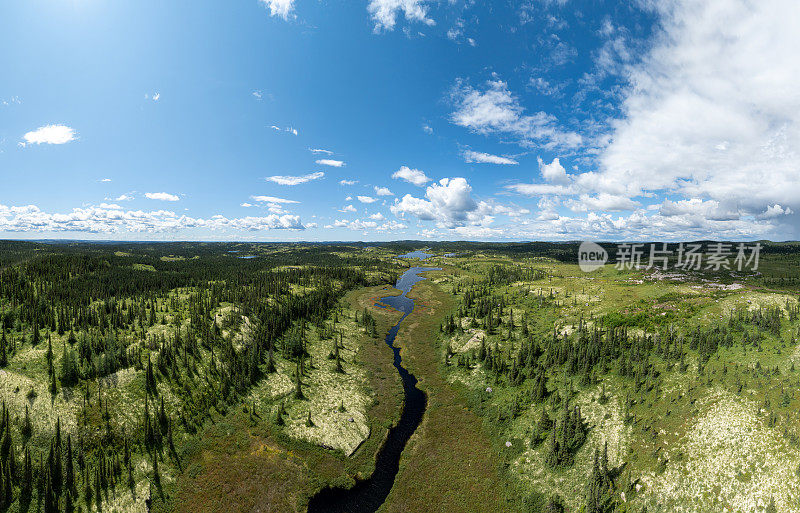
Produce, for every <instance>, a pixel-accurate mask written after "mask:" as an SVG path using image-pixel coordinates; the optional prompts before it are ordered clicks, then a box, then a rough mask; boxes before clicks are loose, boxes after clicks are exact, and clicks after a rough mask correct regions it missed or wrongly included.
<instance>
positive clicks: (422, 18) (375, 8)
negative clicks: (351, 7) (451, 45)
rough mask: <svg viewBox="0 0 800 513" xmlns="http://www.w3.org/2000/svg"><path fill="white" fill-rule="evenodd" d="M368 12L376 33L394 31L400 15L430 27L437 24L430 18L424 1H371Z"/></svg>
mask: <svg viewBox="0 0 800 513" xmlns="http://www.w3.org/2000/svg"><path fill="white" fill-rule="evenodd" d="M367 11H369V14H370V16H371V17H372V19H373V21H374V22H375V32H380V31H381V30H393V29H394V26H395V24H396V23H397V15H398V14H402V15H403V16H405V19H406V20H407V21H409V22H412V21H416V22H421V23H424V24H426V25H428V26H432V25H435V24H436V22H434V21H433V20H432V19H430V18H428V8H427V6H426V5H425V1H424V0H370V2H369V5H367Z"/></svg>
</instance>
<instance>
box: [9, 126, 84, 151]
mask: <svg viewBox="0 0 800 513" xmlns="http://www.w3.org/2000/svg"><path fill="white" fill-rule="evenodd" d="M22 138H23V139H24V142H21V143H20V145H21V146H27V145H29V144H65V143H68V142H70V141H74V140H75V130H74V129H72V128H70V127H68V126H66V125H45V126H42V127H39V128H37V129H36V130H33V131H31V132H28V133H26V134H25V135H24V136H23V137H22Z"/></svg>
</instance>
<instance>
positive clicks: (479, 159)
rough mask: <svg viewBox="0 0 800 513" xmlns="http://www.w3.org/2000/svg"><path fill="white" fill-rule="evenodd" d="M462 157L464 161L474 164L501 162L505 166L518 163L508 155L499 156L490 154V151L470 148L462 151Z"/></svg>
mask: <svg viewBox="0 0 800 513" xmlns="http://www.w3.org/2000/svg"><path fill="white" fill-rule="evenodd" d="M463 157H464V161H465V162H469V163H476V164H503V165H507V166H508V165H511V166H515V165H517V164H519V162H517V161H516V160H514V159H511V158H508V157H501V156H499V155H492V154H490V153H482V152H479V151H472V150H465V151H464V152H463Z"/></svg>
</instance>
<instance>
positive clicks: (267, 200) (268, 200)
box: [250, 196, 300, 204]
mask: <svg viewBox="0 0 800 513" xmlns="http://www.w3.org/2000/svg"><path fill="white" fill-rule="evenodd" d="M250 198H251V199H252V200H253V201H258V202H259V203H281V204H289V203H300V202H299V201H295V200H290V199H286V198H276V197H275V196H250Z"/></svg>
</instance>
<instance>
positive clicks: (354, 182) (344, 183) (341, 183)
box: [339, 180, 358, 185]
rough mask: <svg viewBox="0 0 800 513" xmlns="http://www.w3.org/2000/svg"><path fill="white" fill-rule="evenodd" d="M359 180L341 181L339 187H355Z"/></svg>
mask: <svg viewBox="0 0 800 513" xmlns="http://www.w3.org/2000/svg"><path fill="white" fill-rule="evenodd" d="M357 183H358V180H339V185H355V184H357Z"/></svg>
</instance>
